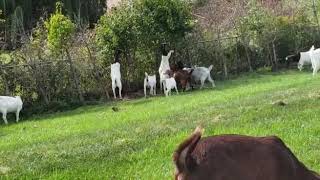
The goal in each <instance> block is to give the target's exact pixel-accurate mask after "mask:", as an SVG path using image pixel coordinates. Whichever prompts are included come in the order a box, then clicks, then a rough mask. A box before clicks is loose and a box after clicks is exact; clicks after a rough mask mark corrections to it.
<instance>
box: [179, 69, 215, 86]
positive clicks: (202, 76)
mask: <svg viewBox="0 0 320 180" xmlns="http://www.w3.org/2000/svg"><path fill="white" fill-rule="evenodd" d="M212 68H213V66H212V65H211V66H209V67H208V68H206V67H195V68H184V69H185V70H187V71H192V70H193V71H192V73H191V80H192V81H194V82H199V81H200V83H201V86H200V89H202V88H203V85H204V82H205V81H206V80H208V81H209V82H211V84H212V87H216V85H215V84H214V80H213V79H212V78H211V75H210V72H211V70H212Z"/></svg>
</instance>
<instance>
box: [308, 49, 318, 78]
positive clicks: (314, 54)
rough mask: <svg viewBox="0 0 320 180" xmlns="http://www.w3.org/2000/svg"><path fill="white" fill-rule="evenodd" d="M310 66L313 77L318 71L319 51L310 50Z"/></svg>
mask: <svg viewBox="0 0 320 180" xmlns="http://www.w3.org/2000/svg"><path fill="white" fill-rule="evenodd" d="M310 55H311V64H312V69H313V76H315V75H316V74H317V72H318V70H319V69H320V49H316V50H313V49H312V50H311V51H310Z"/></svg>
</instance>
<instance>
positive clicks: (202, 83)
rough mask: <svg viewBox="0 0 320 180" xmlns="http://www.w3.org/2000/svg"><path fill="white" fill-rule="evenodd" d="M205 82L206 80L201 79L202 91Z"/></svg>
mask: <svg viewBox="0 0 320 180" xmlns="http://www.w3.org/2000/svg"><path fill="white" fill-rule="evenodd" d="M204 81H205V79H201V86H200V89H202V88H203V85H204Z"/></svg>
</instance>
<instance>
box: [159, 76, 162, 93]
mask: <svg viewBox="0 0 320 180" xmlns="http://www.w3.org/2000/svg"><path fill="white" fill-rule="evenodd" d="M162 82H163V81H162V79H161V78H160V83H159V84H160V91H162V87H163V86H162Z"/></svg>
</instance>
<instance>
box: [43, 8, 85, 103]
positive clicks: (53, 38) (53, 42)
mask: <svg viewBox="0 0 320 180" xmlns="http://www.w3.org/2000/svg"><path fill="white" fill-rule="evenodd" d="M45 25H46V28H47V30H48V46H49V48H50V49H51V51H52V52H53V53H54V54H55V55H56V56H57V57H59V55H60V54H61V55H62V57H63V54H64V53H65V54H66V56H67V59H68V62H69V66H70V72H71V78H72V80H73V83H74V86H75V89H76V90H77V92H78V95H79V99H80V101H81V102H83V101H84V98H83V94H82V90H81V87H80V81H79V78H78V74H77V71H76V68H75V66H74V62H73V60H72V58H71V55H70V52H69V47H70V46H71V40H72V37H73V34H74V32H75V25H74V24H73V23H72V22H71V20H70V19H69V18H68V17H66V16H64V15H63V14H62V4H61V3H59V2H58V3H57V4H56V12H55V13H54V14H53V15H52V16H51V17H50V19H49V20H48V21H46V22H45Z"/></svg>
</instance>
